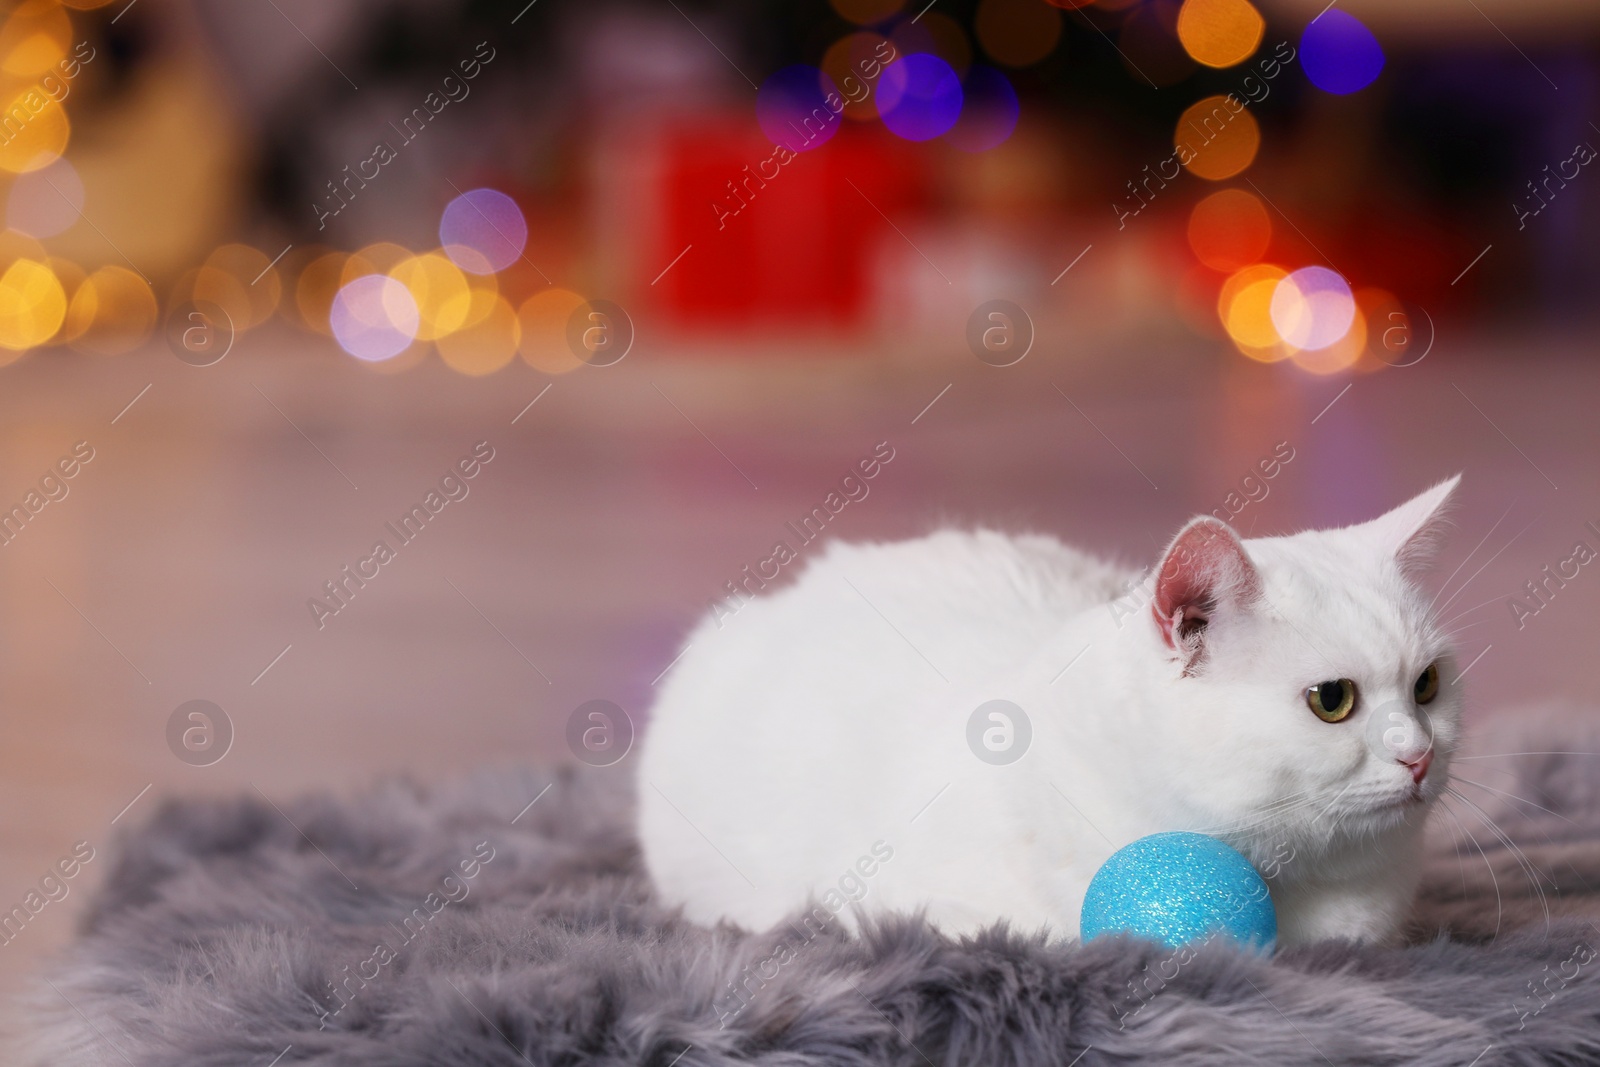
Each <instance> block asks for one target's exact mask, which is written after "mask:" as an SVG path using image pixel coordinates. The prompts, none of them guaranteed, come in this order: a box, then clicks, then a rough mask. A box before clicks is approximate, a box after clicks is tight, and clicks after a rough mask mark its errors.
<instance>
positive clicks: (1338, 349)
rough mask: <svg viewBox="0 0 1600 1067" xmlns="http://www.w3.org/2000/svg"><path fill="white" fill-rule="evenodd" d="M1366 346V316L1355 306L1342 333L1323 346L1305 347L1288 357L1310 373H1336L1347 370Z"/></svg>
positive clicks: (1359, 357)
mask: <svg viewBox="0 0 1600 1067" xmlns="http://www.w3.org/2000/svg"><path fill="white" fill-rule="evenodd" d="M1366 348H1367V317H1366V316H1365V315H1363V314H1362V313H1361V309H1360V308H1359V307H1356V308H1354V309H1353V314H1352V315H1351V317H1350V326H1349V327H1348V328H1347V329H1346V330H1345V332H1344V335H1343V336H1342V337H1340V338H1339V339H1338V340H1337V341H1335V342H1333V344H1331V345H1327V346H1325V347H1323V348H1307V349H1302V350H1301V351H1298V352H1296V353H1294V355H1293V356H1291V357H1290V358H1291V359H1293V360H1294V365H1295V366H1297V367H1299V368H1300V369H1301V370H1303V371H1309V372H1310V373H1312V374H1338V373H1339V372H1340V371H1344V370H1349V369H1350V368H1351V367H1353V366H1355V365H1356V363H1357V361H1358V360H1360V359H1361V355H1362V353H1363V352H1365V351H1366Z"/></svg>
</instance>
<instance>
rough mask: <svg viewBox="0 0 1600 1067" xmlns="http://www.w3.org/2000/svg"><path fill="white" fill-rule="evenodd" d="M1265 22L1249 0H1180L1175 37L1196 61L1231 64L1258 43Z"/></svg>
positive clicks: (1249, 51)
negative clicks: (1181, 0) (1182, 2)
mask: <svg viewBox="0 0 1600 1067" xmlns="http://www.w3.org/2000/svg"><path fill="white" fill-rule="evenodd" d="M1266 29H1267V23H1266V20H1264V19H1263V18H1262V17H1261V14H1260V12H1258V11H1257V10H1256V9H1255V8H1254V7H1253V6H1251V4H1250V0H1184V4H1183V8H1182V10H1180V11H1179V12H1178V40H1179V41H1180V42H1182V44H1183V47H1184V50H1185V51H1186V52H1188V53H1189V55H1190V56H1192V57H1193V58H1194V60H1195V62H1197V63H1203V64H1205V65H1206V66H1208V67H1231V66H1233V65H1234V64H1236V63H1243V62H1244V61H1245V60H1246V59H1249V58H1250V54H1251V53H1252V52H1254V51H1255V50H1256V49H1257V48H1258V47H1260V45H1261V35H1262V34H1263V33H1265V32H1266Z"/></svg>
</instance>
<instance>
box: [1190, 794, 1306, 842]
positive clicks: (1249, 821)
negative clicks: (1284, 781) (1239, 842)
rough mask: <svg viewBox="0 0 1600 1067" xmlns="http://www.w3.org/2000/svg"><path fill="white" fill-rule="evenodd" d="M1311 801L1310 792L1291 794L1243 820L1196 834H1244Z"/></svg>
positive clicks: (1225, 823)
mask: <svg viewBox="0 0 1600 1067" xmlns="http://www.w3.org/2000/svg"><path fill="white" fill-rule="evenodd" d="M1310 800H1311V796H1310V790H1304V789H1303V790H1300V791H1299V792H1296V793H1291V794H1290V795H1289V796H1286V797H1281V798H1279V799H1278V800H1275V801H1273V802H1272V803H1271V804H1268V805H1266V806H1265V807H1262V808H1258V809H1257V810H1256V811H1254V812H1252V813H1251V814H1249V815H1247V816H1245V817H1243V818H1241V819H1234V820H1230V821H1227V822H1222V823H1217V824H1215V825H1213V826H1209V827H1204V828H1202V829H1199V830H1196V831H1195V832H1196V833H1203V834H1221V833H1243V832H1245V831H1247V830H1249V829H1252V828H1254V827H1256V826H1263V825H1266V824H1267V823H1270V822H1273V821H1274V820H1276V819H1278V818H1280V817H1282V816H1284V815H1287V814H1289V812H1291V811H1293V810H1295V809H1296V808H1297V807H1300V806H1303V805H1305V804H1309V803H1310Z"/></svg>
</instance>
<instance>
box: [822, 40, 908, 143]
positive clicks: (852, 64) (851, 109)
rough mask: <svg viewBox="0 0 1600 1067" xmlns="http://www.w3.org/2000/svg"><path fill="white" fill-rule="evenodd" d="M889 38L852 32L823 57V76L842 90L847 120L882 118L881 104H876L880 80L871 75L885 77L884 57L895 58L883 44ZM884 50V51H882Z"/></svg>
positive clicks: (829, 49) (835, 43)
mask: <svg viewBox="0 0 1600 1067" xmlns="http://www.w3.org/2000/svg"><path fill="white" fill-rule="evenodd" d="M887 41H888V38H887V37H884V36H883V35H882V34H877V33H865V32H863V33H852V34H847V35H846V36H844V37H841V38H839V39H838V40H837V41H835V42H833V44H831V45H829V46H828V50H827V52H825V53H823V56H822V73H823V74H824V75H826V76H827V77H828V79H829V80H830V81H831V82H832V84H834V85H836V86H838V87H839V95H840V96H841V97H842V98H843V100H844V117H845V118H847V119H851V120H852V121H855V122H873V121H875V120H876V119H877V117H878V108H877V105H876V104H874V103H873V102H872V97H873V95H874V94H875V93H876V92H877V78H876V76H874V77H868V74H869V73H870V74H875V75H876V74H881V73H882V66H883V64H882V61H880V60H879V59H878V56H879V55H880V54H881V55H892V54H893V53H891V52H890V51H889V50H888V49H886V48H883V45H884V44H885V43H886V42H887ZM880 48H882V49H883V50H882V52H881V53H880V52H879V49H880Z"/></svg>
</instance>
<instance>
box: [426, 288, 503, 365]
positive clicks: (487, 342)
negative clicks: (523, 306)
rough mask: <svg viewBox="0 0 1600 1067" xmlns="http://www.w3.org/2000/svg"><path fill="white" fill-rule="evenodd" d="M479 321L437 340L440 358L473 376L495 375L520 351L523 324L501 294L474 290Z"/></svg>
mask: <svg viewBox="0 0 1600 1067" xmlns="http://www.w3.org/2000/svg"><path fill="white" fill-rule="evenodd" d="M471 301H472V303H473V304H474V305H477V306H476V308H475V309H474V315H475V316H476V320H477V321H476V322H475V324H474V325H471V326H466V327H463V328H462V329H459V330H457V331H455V332H454V333H452V334H450V335H449V336H447V337H441V338H439V340H438V341H437V342H436V346H437V347H438V349H439V358H440V359H443V360H444V362H445V366H447V367H449V368H450V369H451V370H454V371H459V372H460V373H462V374H466V375H470V376H471V377H474V378H476V377H479V376H481V375H485V374H493V373H494V372H495V371H497V370H499V369H500V368H501V367H504V366H505V365H506V364H507V363H510V362H511V360H512V359H513V358H514V357H515V356H516V354H517V346H518V345H519V344H520V343H521V341H522V323H521V321H520V320H519V318H518V316H517V311H516V309H515V308H513V307H512V306H511V305H510V303H508V302H507V301H506V298H505V297H503V296H501V295H500V294H499V293H494V292H489V291H486V290H483V289H476V290H473V292H472V296H471Z"/></svg>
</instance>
